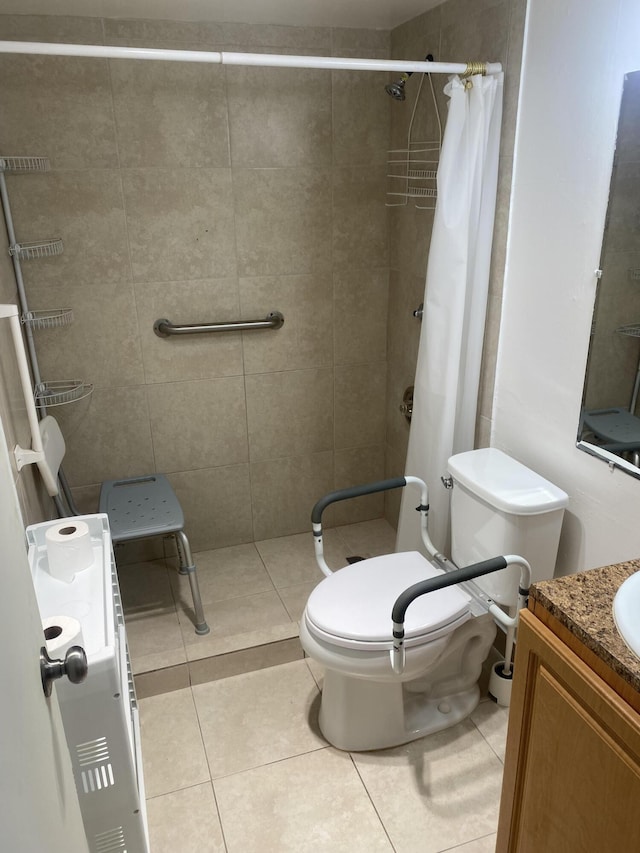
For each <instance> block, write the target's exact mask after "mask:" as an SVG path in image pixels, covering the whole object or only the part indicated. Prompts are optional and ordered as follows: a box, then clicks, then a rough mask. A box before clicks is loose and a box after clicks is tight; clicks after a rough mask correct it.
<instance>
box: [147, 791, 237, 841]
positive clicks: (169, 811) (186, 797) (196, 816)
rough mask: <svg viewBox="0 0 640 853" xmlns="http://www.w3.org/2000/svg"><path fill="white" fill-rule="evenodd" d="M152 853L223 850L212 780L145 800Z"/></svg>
mask: <svg viewBox="0 0 640 853" xmlns="http://www.w3.org/2000/svg"><path fill="white" fill-rule="evenodd" d="M147 816H148V819H149V842H150V846H151V849H152V850H153V853H176V851H178V850H179V851H180V853H225V850H226V848H225V845H224V839H223V838H222V829H221V827H220V819H219V817H218V809H217V807H216V801H215V799H214V796H213V789H212V788H211V783H207V784H206V785H196V786H194V787H193V788H184V789H183V790H182V791H174V792H173V793H171V794H164V795H163V796H161V797H154V798H153V799H151V800H147Z"/></svg>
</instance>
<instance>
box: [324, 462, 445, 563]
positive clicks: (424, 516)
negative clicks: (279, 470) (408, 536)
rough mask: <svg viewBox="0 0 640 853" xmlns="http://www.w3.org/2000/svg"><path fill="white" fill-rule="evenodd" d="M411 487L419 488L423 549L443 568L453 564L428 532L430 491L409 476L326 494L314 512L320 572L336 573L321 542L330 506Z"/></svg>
mask: <svg viewBox="0 0 640 853" xmlns="http://www.w3.org/2000/svg"><path fill="white" fill-rule="evenodd" d="M408 485H415V486H417V487H418V488H419V489H420V505H419V506H417V507H416V510H417V511H418V512H419V513H420V534H421V536H422V542H423V543H424V547H425V548H426V549H427V553H428V554H429V556H430V557H432V558H433V559H434V560H436V562H438V563H439V564H440V565H442V566H443V568H446V567H447V566H450V565H451V563H450V562H449V561H448V560H447V558H446V557H445V555H444V554H441V553H440V552H439V551H438V550H437V548H436V547H435V545H434V544H433V542H432V541H431V539H430V538H429V534H428V532H427V521H428V518H429V491H428V489H427V484H426V483H425V482H424V480H421V479H420V478H419V477H411V476H406V477H393V478H392V479H390V480H376V481H374V482H373V483H364V484H363V485H361V486H351V487H349V488H347V489H338V490H337V491H335V492H329V494H327V495H324V497H322V498H320V500H319V501H317V503H316V504H315V506H314V507H313V509H312V510H311V524H312V527H313V541H314V545H315V553H316V562H317V564H318V565H319V566H320V570H321V571H322V573H323V574H325V575H326V576H327V577H329V575H331V574H333V571H332V570H331V569H330V568H329V566H328V565H327V563H326V561H325V559H324V547H323V542H322V513H323V512H324V511H325V509H326V508H327V507H328V506H330V504H332V503H336V502H337V501H346V500H349V499H350V498H359V497H362V496H363V495H373V494H376V493H377V492H387V491H389V490H390V489H402V488H404V486H408Z"/></svg>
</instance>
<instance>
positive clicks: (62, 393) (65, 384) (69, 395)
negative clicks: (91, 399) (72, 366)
mask: <svg viewBox="0 0 640 853" xmlns="http://www.w3.org/2000/svg"><path fill="white" fill-rule="evenodd" d="M92 393H93V385H91V384H88V383H86V382H83V381H82V380H81V379H60V380H57V381H54V382H40V383H39V384H38V385H36V387H35V391H34V398H35V403H36V406H37V408H39V409H46V408H49V406H63V405H64V404H65V403H75V402H76V401H77V400H82V399H83V398H84V397H88V396H89V395H90V394H92Z"/></svg>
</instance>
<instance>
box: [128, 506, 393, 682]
mask: <svg viewBox="0 0 640 853" xmlns="http://www.w3.org/2000/svg"><path fill="white" fill-rule="evenodd" d="M324 545H325V558H326V560H327V562H328V564H329V565H330V566H331V567H332V568H341V567H343V566H345V565H346V564H347V557H348V556H353V555H358V556H362V557H371V556H375V555H378V554H386V553H389V552H391V551H393V550H394V547H395V531H394V530H393V528H392V527H391V526H390V525H389V524H388V523H387V522H386V521H385V520H384V519H376V520H373V521H365V522H360V523H358V524H350V525H345V526H342V527H335V528H330V529H328V530H327V531H326V532H325V536H324ZM116 560H117V561H118V577H119V580H120V588H121V592H122V600H123V605H124V612H125V621H126V626H127V637H128V642H129V651H130V654H131V659H132V665H133V671H134V673H135V674H136V675H137V676H138V688H139V691H140V694H141V695H147V691H148V690H149V691H150V692H155V690H156V688H155V687H153V688H148V682H149V680H150V679H149V678H147V679H146V680H145V679H143V678H142V677H141V675H142V674H143V673H146V674H150V673H155V674H158V673H159V671H164V672H163V678H164V681H163V682H161V684H164V685H165V686H164V688H163V689H164V690H166V689H168V688H170V687H176V686H187V685H188V684H193V683H194V681H206V680H210V678H211V677H220V676H221V675H226V674H236V671H238V667H240V671H242V669H246V668H247V667H246V666H245V665H244V663H243V662H242V661H237V660H236V659H235V658H237V657H238V653H244V656H245V658H246V657H247V650H249V649H252V650H254V651H253V653H252V660H251V662H250V664H251V665H250V666H249V668H252V669H255V668H258V666H259V665H263V666H264V665H269V663H272V662H274V661H273V659H272V658H271V657H270V656H268V655H267V656H266V657H265V655H266V652H267V651H269V652H270V653H277V654H280V656H281V658H282V657H283V656H284V658H286V656H287V654H288V655H291V654H293V651H294V647H295V648H297V649H298V653H297V655H296V656H297V657H301V656H302V653H301V651H300V650H299V644H298V641H297V637H298V620H299V618H300V616H301V615H302V611H303V609H304V605H305V603H306V600H307V597H308V596H309V593H310V592H311V590H312V589H313V587H314V586H315V585H316V584H317V583H319V582H320V581H321V580H322V577H323V575H322V573H321V572H320V569H319V568H318V566H317V563H316V560H315V556H314V546H313V537H312V534H311V531H309V533H300V534H297V535H295V536H285V537H282V538H278V539H269V540H265V541H262V542H255V543H253V542H252V543H248V544H245V545H234V546H231V547H228V548H219V549H216V550H212V551H200V552H199V553H195V554H194V560H195V563H196V566H197V569H198V579H199V584H200V591H201V595H202V602H203V606H204V611H205V616H206V618H207V620H208V623H209V626H210V628H211V632H210V633H209V634H207V635H205V636H201V637H200V636H198V635H197V634H196V633H195V632H194V629H193V624H192V621H191V618H192V615H191V609H192V599H191V593H190V589H189V583H188V580H187V579H186V578H185V577H182V576H180V575H179V574H178V573H177V572H176V570H175V564H176V561H175V557H168V558H167V559H165V560H152V561H147V562H140V563H131V564H125V565H122V564H121V563H120V560H119V559H118V554H116ZM292 640H294V641H295V643H291V642H288V641H292ZM257 649H262V650H263V653H264V654H263V658H264V659H263V660H262V661H260V660H259V659H258V657H259V656H258V655H257V652H256V651H255V650H257ZM234 654H235V657H234ZM214 659H215V672H214V671H213V670H214V668H213V664H212V661H213V660H214ZM288 659H291V657H289V658H288ZM275 662H276V663H279V662H285V661H284V659H282V660H277V659H276V660H275ZM225 667H226V669H225ZM230 667H231V669H229V668H230ZM233 667H235V671H234V669H233ZM155 680H156V681H157V679H155Z"/></svg>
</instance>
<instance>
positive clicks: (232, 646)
mask: <svg viewBox="0 0 640 853" xmlns="http://www.w3.org/2000/svg"><path fill="white" fill-rule="evenodd" d="M298 633H299V632H298V623H297V622H285V623H284V624H281V625H272V626H271V627H269V628H262V629H261V630H259V631H244V632H242V633H240V634H227V635H225V636H223V637H218V636H216V635H214V636H213V637H212V636H211V635H210V634H209V635H208V636H207V637H195V638H194V639H195V640H196V642H194V643H193V644H190V643H187V645H186V646H185V650H186V653H187V660H189V661H196V660H202V659H203V658H208V657H211V656H213V655H226V654H229V653H230V652H237V651H241V650H243V649H252V648H255V647H256V646H264V645H266V644H268V643H278V642H280V641H282V640H290V639H292V638H297V637H298Z"/></svg>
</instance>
